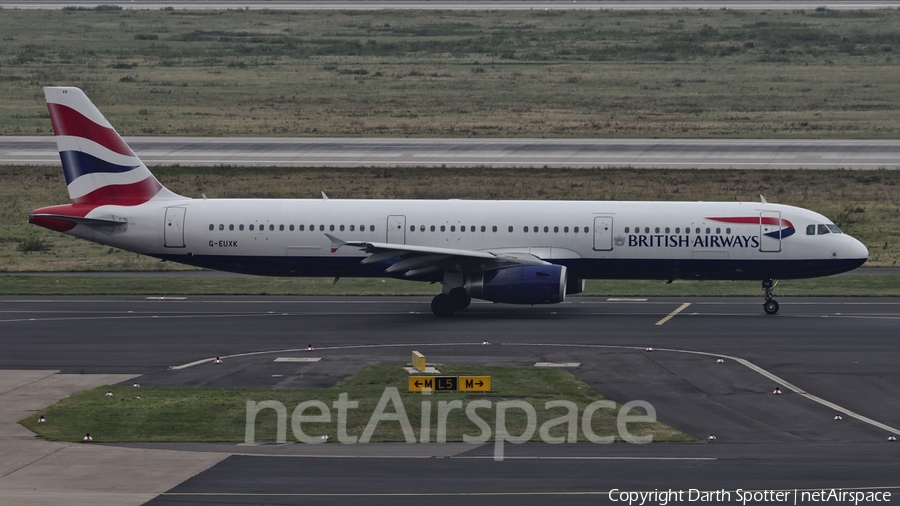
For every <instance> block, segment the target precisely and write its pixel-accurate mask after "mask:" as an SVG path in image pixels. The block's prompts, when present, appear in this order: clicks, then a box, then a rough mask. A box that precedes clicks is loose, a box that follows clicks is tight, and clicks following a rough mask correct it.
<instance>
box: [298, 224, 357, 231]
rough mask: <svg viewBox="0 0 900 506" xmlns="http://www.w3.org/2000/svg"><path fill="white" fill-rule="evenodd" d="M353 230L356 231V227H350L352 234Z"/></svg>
mask: <svg viewBox="0 0 900 506" xmlns="http://www.w3.org/2000/svg"><path fill="white" fill-rule="evenodd" d="M301 226H302V225H301ZM354 230H356V225H350V231H351V232H353V231H354Z"/></svg>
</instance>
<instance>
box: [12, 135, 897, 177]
mask: <svg viewBox="0 0 900 506" xmlns="http://www.w3.org/2000/svg"><path fill="white" fill-rule="evenodd" d="M125 140H126V142H127V143H128V144H129V146H130V147H131V148H132V150H134V152H135V153H136V154H137V155H138V156H139V157H140V158H141V160H143V161H144V163H146V164H147V165H148V166H158V165H189V166H193V165H201V166H248V165H255V166H294V167H327V166H339V167H533V168H545V167H546V168H596V167H635V168H679V169H855V170H876V169H892V170H896V169H898V168H900V141H897V140H839V139H835V140H712V139H397V138H277V137H270V138H237V137H231V138H219V137H212V138H201V137H197V138H194V137H127V138H126V139H125ZM58 163H59V155H58V152H57V148H56V142H55V140H54V139H53V138H52V137H14V136H4V137H0V164H6V165H22V164H24V165H35V164H38V165H56V164H58Z"/></svg>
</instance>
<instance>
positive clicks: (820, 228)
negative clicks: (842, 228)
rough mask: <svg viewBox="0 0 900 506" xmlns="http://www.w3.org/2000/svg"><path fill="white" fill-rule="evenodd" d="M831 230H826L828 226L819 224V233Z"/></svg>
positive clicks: (828, 232) (822, 233)
mask: <svg viewBox="0 0 900 506" xmlns="http://www.w3.org/2000/svg"><path fill="white" fill-rule="evenodd" d="M830 233H831V230H828V227H826V226H825V225H819V235H825V234H830Z"/></svg>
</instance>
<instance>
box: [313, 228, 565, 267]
mask: <svg viewBox="0 0 900 506" xmlns="http://www.w3.org/2000/svg"><path fill="white" fill-rule="evenodd" d="M325 235H326V236H328V238H329V239H330V240H331V251H332V252H335V251H337V250H338V248H341V247H344V246H349V247H353V248H359V249H362V250H364V251H365V252H366V253H370V255H369V256H368V257H366V258H365V259H363V260H362V262H361V263H362V264H363V265H367V264H376V263H379V262H392V263H390V265H389V266H388V267H387V268H386V269H385V273H387V274H391V273H400V272H404V271H405V273H404V274H403V276H404V277H413V276H418V275H423V274H428V273H431V272H434V271H437V270H445V271H450V272H478V271H485V270H490V269H499V268H501V267H507V266H510V265H550V264H549V262H545V261H543V260H541V259H540V258H538V257H536V256H534V255H531V254H528V253H493V252H491V251H489V250H465V249H452V248H433V247H428V246H413V245H409V244H392V243H382V242H368V241H343V240H341V239H338V238H337V237H335V236H333V235H331V234H325Z"/></svg>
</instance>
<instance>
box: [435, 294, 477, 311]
mask: <svg viewBox="0 0 900 506" xmlns="http://www.w3.org/2000/svg"><path fill="white" fill-rule="evenodd" d="M471 303H472V297H471V296H470V295H469V294H468V293H467V292H466V289H465V288H454V289H452V290H450V293H442V294H440V295H437V296H435V298H434V299H431V312H432V313H434V314H435V315H436V316H450V315H452V314H453V313H455V312H456V311H461V310H463V309H465V308H467V307H469V304H471Z"/></svg>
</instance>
